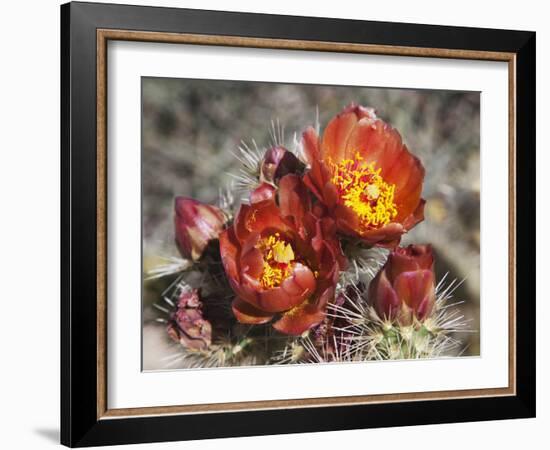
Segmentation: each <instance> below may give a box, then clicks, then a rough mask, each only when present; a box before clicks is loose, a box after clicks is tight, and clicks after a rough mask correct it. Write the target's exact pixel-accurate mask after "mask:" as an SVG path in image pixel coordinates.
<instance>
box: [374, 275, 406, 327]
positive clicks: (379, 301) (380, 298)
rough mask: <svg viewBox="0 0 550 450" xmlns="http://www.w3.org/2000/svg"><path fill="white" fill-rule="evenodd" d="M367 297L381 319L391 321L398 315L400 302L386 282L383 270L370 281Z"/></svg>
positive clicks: (388, 282) (386, 278)
mask: <svg viewBox="0 0 550 450" xmlns="http://www.w3.org/2000/svg"><path fill="white" fill-rule="evenodd" d="M368 295H369V302H370V303H371V304H372V305H373V306H374V309H375V310H376V313H377V314H378V316H380V318H381V319H393V318H395V317H396V316H397V315H398V313H399V309H400V305H401V301H400V298H399V296H398V295H397V293H396V292H395V290H394V289H393V287H392V285H391V283H390V281H389V280H388V277H387V274H386V270H385V269H382V270H381V271H380V272H378V274H377V275H376V277H375V278H374V279H373V280H372V281H371V283H370V285H369V293H368Z"/></svg>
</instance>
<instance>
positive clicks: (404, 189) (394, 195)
mask: <svg viewBox="0 0 550 450" xmlns="http://www.w3.org/2000/svg"><path fill="white" fill-rule="evenodd" d="M303 145H304V151H305V155H306V157H307V159H308V163H309V165H310V169H309V171H308V172H307V173H306V175H305V177H304V182H305V184H306V185H307V186H308V187H309V189H310V190H311V191H312V192H313V193H314V194H315V196H316V197H317V198H318V199H319V200H320V201H321V202H322V203H323V204H324V205H326V207H327V208H328V210H329V212H330V214H331V215H332V217H334V218H335V220H336V224H337V227H338V230H339V232H341V233H343V234H345V235H348V236H352V237H357V238H360V239H361V240H363V241H364V242H366V243H367V244H369V245H378V246H383V247H395V246H396V245H397V244H399V242H400V239H401V235H402V234H403V233H405V232H407V231H408V230H410V229H411V228H412V227H414V226H415V225H416V224H417V223H419V222H421V221H422V220H423V219H424V200H423V199H422V198H421V193H422V183H423V180H424V167H423V166H422V163H421V162H420V160H419V159H418V158H417V157H415V156H414V155H413V154H412V153H411V152H409V150H408V149H407V147H406V146H405V145H404V144H403V142H402V140H401V136H400V135H399V133H398V132H397V131H396V130H395V129H393V128H392V127H391V126H390V125H388V124H387V123H385V122H384V121H382V120H381V119H378V118H377V117H376V114H375V113H374V110H373V109H372V108H365V107H362V106H357V105H354V104H351V105H349V106H348V107H346V108H345V109H344V110H343V111H342V112H341V113H340V114H338V115H337V116H336V117H334V118H333V119H332V120H331V121H330V122H329V124H328V126H327V127H326V129H325V131H324V133H323V135H322V138H319V137H318V136H317V133H316V132H315V130H314V129H313V128H311V127H309V128H308V129H307V130H306V131H305V132H304V134H303Z"/></svg>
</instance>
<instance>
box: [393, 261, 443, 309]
mask: <svg viewBox="0 0 550 450" xmlns="http://www.w3.org/2000/svg"><path fill="white" fill-rule="evenodd" d="M393 285H394V287H395V292H397V295H398V296H399V298H400V299H401V300H402V301H403V302H405V303H406V304H407V306H408V307H409V308H411V309H413V310H414V311H416V310H417V309H418V307H419V306H420V305H421V303H422V302H423V301H424V300H425V298H426V297H428V298H430V299H434V301H435V285H434V273H433V271H432V270H416V271H413V272H403V273H401V274H400V275H399V276H398V277H397V278H396V279H395V281H394V283H393ZM424 309H427V308H426V307H424Z"/></svg>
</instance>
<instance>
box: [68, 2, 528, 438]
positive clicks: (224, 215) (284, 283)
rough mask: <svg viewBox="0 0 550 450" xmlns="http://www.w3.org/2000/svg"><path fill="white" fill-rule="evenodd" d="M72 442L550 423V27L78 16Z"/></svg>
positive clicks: (79, 12) (107, 8)
mask: <svg viewBox="0 0 550 450" xmlns="http://www.w3.org/2000/svg"><path fill="white" fill-rule="evenodd" d="M61 27H62V28H61V56H62V70H61V73H62V79H61V85H62V89H61V114H62V117H61V119H62V130H61V138H62V139H61V141H62V157H61V173H62V180H61V187H62V194H61V195H62V198H61V200H62V230H61V233H62V247H61V254H62V258H61V260H62V280H61V282H62V299H61V301H62V312H61V314H62V315H61V334H62V336H61V337H62V342H61V355H62V358H61V359H62V360H61V365H62V367H61V368H62V377H61V386H62V396H61V408H62V411H61V420H62V422H61V431H62V432H61V441H62V443H63V444H65V445H67V446H71V447H73V446H74V447H79V446H91V445H107V444H125V443H139V442H155V441H174V440H188V439H203V438H216V437H229V436H250V435H265V434H278V433H297V432H314V431H328V430H344V429H354V428H368V427H388V426H400V425H416V424H429V423H443V422H464V421H480V420H493V419H510V418H527V417H534V415H535V351H534V349H535V302H534V297H535V271H534V269H533V268H534V264H535V258H534V250H533V249H535V230H534V228H535V220H534V219H535V179H534V173H535V170H534V169H535V33H533V32H528V31H508V30H494V29H476V28H458V27H447V26H432V25H416V24H400V23H382V22H366V21H353V20H341V19H329V18H311V17H291V16H275V15H263V14H262V15H260V14H249V13H230V12H215V11H201V10H189V9H170V8H153V7H136V6H125V5H112V4H94V3H69V4H66V5H63V6H62V7H61Z"/></svg>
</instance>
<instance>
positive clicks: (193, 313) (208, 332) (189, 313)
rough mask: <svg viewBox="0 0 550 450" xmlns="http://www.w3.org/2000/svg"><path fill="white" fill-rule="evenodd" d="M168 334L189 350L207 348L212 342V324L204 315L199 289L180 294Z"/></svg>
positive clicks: (171, 317) (169, 322)
mask: <svg viewBox="0 0 550 450" xmlns="http://www.w3.org/2000/svg"><path fill="white" fill-rule="evenodd" d="M168 335H169V336H170V337H171V338H172V339H173V340H174V341H176V342H179V343H180V344H181V345H182V346H183V347H185V348H187V349H189V350H195V351H197V350H206V349H207V348H208V347H209V346H210V344H211V343H212V326H211V325H210V322H208V321H207V320H205V319H204V317H203V314H202V302H201V301H200V298H199V292H198V290H197V289H194V290H192V291H184V292H182V293H181V294H180V296H179V298H178V303H177V305H176V310H175V311H174V312H173V313H172V314H171V316H170V320H169V321H168Z"/></svg>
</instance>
